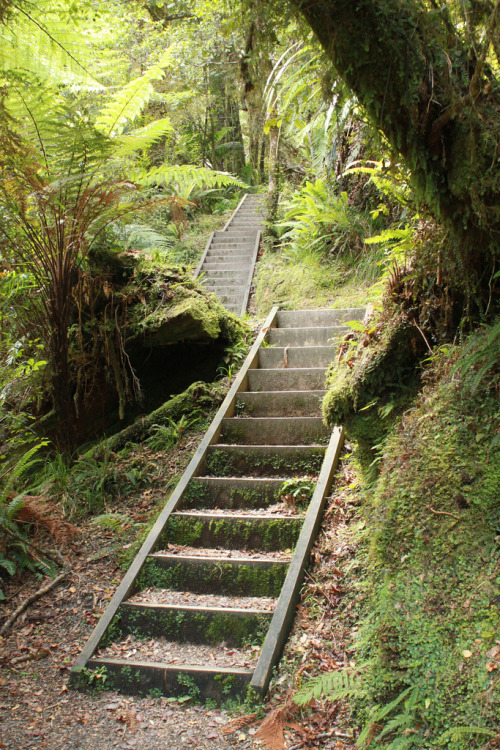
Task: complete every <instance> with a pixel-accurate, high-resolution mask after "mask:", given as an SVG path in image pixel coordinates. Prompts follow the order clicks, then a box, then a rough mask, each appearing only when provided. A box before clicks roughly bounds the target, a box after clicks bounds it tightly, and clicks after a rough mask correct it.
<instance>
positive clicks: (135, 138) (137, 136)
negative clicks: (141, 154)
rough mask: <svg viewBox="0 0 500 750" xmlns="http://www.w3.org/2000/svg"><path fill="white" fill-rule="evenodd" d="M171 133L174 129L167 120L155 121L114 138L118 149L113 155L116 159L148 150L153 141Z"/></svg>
mask: <svg viewBox="0 0 500 750" xmlns="http://www.w3.org/2000/svg"><path fill="white" fill-rule="evenodd" d="M173 132H174V127H173V125H172V123H171V122H170V120H169V119H168V118H163V119H161V120H155V121H154V122H151V123H149V125H145V126H144V127H142V128H137V129H135V130H133V131H132V132H130V133H125V134H123V135H120V136H118V137H117V138H116V142H117V144H118V147H117V149H116V151H115V152H114V155H115V156H118V157H121V156H130V155H131V154H134V153H136V152H137V151H140V150H143V149H147V148H149V147H150V146H152V145H153V143H155V141H157V140H159V139H160V138H163V136H165V135H170V134H171V133H173Z"/></svg>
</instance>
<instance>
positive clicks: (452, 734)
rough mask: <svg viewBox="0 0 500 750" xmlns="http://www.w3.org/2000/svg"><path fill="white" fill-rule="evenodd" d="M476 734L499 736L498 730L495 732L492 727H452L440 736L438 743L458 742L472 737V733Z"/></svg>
mask: <svg viewBox="0 0 500 750" xmlns="http://www.w3.org/2000/svg"><path fill="white" fill-rule="evenodd" d="M475 734H479V735H481V736H483V737H498V732H494V731H493V730H492V729H486V728H485V727H474V726H461V727H452V728H451V729H448V730H447V731H446V732H444V733H443V734H442V735H441V736H440V737H439V738H438V744H439V745H444V744H445V743H447V742H452V743H457V742H460V740H464V739H465V738H470V736H471V735H475Z"/></svg>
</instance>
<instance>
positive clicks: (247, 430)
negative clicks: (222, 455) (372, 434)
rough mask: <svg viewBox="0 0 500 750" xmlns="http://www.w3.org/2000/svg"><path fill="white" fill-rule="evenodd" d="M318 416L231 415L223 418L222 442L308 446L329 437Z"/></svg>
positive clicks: (329, 432)
mask: <svg viewBox="0 0 500 750" xmlns="http://www.w3.org/2000/svg"><path fill="white" fill-rule="evenodd" d="M330 434H331V429H330V428H329V427H326V426H325V425H324V423H323V419H322V418H321V417H232V418H230V419H223V420H222V432H221V438H220V440H221V442H222V443H233V444H238V445H309V444H310V443H321V442H322V441H327V440H328V439H329V437H330Z"/></svg>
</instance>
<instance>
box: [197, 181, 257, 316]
mask: <svg viewBox="0 0 500 750" xmlns="http://www.w3.org/2000/svg"><path fill="white" fill-rule="evenodd" d="M262 222H263V213H262V197H261V196H258V195H248V194H247V195H245V196H244V197H243V199H242V200H241V202H240V204H239V206H238V208H237V209H236V211H235V212H234V213H233V215H232V216H231V218H230V219H229V221H228V223H227V224H226V226H225V227H224V229H223V230H222V231H221V232H213V233H212V234H211V235H210V238H209V240H208V242H207V245H206V247H205V252H204V253H203V255H202V258H201V260H200V263H199V264H198V267H197V269H196V271H195V276H197V277H199V278H200V280H201V282H202V283H203V284H204V285H205V286H206V287H207V288H208V289H209V290H210V291H211V292H214V293H215V294H216V295H217V296H218V297H219V299H220V300H221V302H222V304H223V305H224V306H225V307H226V308H227V309H228V310H229V311H230V312H233V313H235V314H236V315H244V314H245V311H246V309H247V304H248V297H249V294H250V287H251V284H252V277H253V272H254V267H255V262H256V260H257V254H258V251H259V243H260V235H261V230H262V228H263V223H262Z"/></svg>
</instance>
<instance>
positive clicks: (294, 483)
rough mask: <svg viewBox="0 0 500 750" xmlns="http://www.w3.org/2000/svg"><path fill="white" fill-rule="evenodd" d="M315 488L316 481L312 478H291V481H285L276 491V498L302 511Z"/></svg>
mask: <svg viewBox="0 0 500 750" xmlns="http://www.w3.org/2000/svg"><path fill="white" fill-rule="evenodd" d="M315 487H316V479H315V478H314V477H311V476H307V475H306V476H303V477H293V478H292V479H285V481H284V482H283V484H282V485H281V487H280V489H279V491H278V496H279V497H280V499H281V500H284V501H285V502H287V503H289V504H290V505H294V506H296V507H297V508H300V509H304V508H306V507H307V505H308V503H309V501H310V500H311V498H312V496H313V493H314V488H315Z"/></svg>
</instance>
